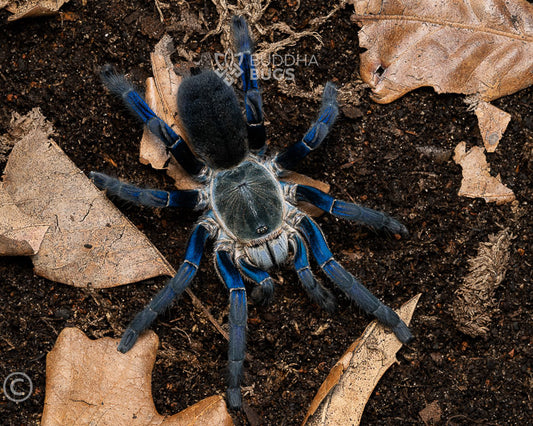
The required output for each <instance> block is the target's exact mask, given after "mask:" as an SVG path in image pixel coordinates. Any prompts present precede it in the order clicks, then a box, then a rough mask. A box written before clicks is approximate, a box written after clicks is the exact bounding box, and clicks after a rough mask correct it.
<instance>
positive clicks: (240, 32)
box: [232, 16, 266, 154]
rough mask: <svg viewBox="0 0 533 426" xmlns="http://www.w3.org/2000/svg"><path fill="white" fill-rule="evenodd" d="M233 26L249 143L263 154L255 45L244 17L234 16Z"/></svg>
mask: <svg viewBox="0 0 533 426" xmlns="http://www.w3.org/2000/svg"><path fill="white" fill-rule="evenodd" d="M232 24H233V37H234V39H235V47H236V50H237V56H238V57H239V66H240V68H241V71H242V74H241V78H242V86H243V90H244V103H245V107H246V121H247V126H248V143H249V146H250V150H252V152H258V153H260V154H261V153H262V152H263V150H264V148H265V142H266V132H265V125H264V119H263V102H262V100H261V93H260V92H259V85H258V83H257V71H256V70H255V66H254V63H253V58H252V52H253V43H252V39H251V38H250V33H249V32H248V25H247V24H246V21H245V20H244V18H243V17H242V16H234V17H233V20H232Z"/></svg>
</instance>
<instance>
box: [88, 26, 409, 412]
mask: <svg viewBox="0 0 533 426" xmlns="http://www.w3.org/2000/svg"><path fill="white" fill-rule="evenodd" d="M232 25H233V33H234V41H235V45H236V49H237V51H238V54H239V57H240V68H241V71H242V74H241V76H242V83H243V89H244V99H245V109H246V121H245V120H244V117H243V115H242V113H241V110H240V107H239V103H238V100H237V97H236V95H235V92H234V91H233V89H232V88H231V87H230V86H229V85H227V84H226V83H225V82H224V81H223V80H222V79H221V78H220V77H219V76H218V75H217V74H216V73H215V72H213V71H203V72H200V73H197V74H196V75H192V76H190V77H188V78H185V79H184V80H183V82H182V83H181V85H180V87H179V91H178V111H179V117H180V119H181V121H182V124H183V128H184V129H185V132H186V135H183V136H185V137H186V139H187V140H188V142H189V143H190V146H189V145H188V144H187V143H186V142H185V141H184V139H183V138H182V137H181V136H180V135H177V134H176V133H175V132H174V130H173V129H172V128H171V127H170V126H169V125H168V124H166V123H165V122H164V121H162V120H161V119H160V118H159V117H157V116H156V115H155V113H154V112H153V111H152V110H151V109H150V107H149V106H148V105H147V104H146V102H145V101H144V100H143V98H142V97H141V96H140V95H139V94H138V93H137V92H136V91H135V89H134V88H133V86H132V85H131V83H129V82H128V81H127V80H126V79H125V77H124V76H122V75H118V74H116V73H115V72H114V71H113V69H112V68H111V66H105V67H104V68H103V69H102V80H103V82H104V84H105V85H106V86H107V88H108V89H109V90H110V91H111V92H113V93H115V94H117V95H119V96H120V97H122V99H123V100H124V102H125V103H126V105H127V106H128V107H129V108H130V109H131V110H132V112H133V113H134V114H135V115H136V116H137V117H139V118H140V119H141V120H142V121H143V122H144V123H145V125H146V126H147V127H148V128H149V129H150V131H151V132H152V133H154V134H155V135H156V136H157V137H159V139H161V140H162V141H163V142H164V143H165V145H166V146H167V147H168V150H169V151H170V153H171V154H172V155H174V157H175V158H176V160H177V161H178V162H179V163H180V164H181V166H183V168H184V169H185V170H186V171H187V172H189V173H190V174H191V175H192V176H194V177H195V178H196V179H197V180H198V181H199V182H200V183H201V184H202V185H203V186H202V187H201V189H197V190H175V191H169V192H167V191H160V190H153V189H142V188H138V187H136V186H133V185H130V184H127V183H122V182H120V181H119V180H117V179H115V178H112V177H109V176H107V175H105V174H102V173H97V172H91V174H90V176H91V178H92V180H93V182H94V183H95V184H96V185H97V186H98V187H99V188H100V189H105V190H107V192H108V193H109V194H111V195H114V196H117V197H120V198H122V199H125V200H128V201H131V202H134V203H137V204H141V205H145V206H151V207H185V208H193V209H196V210H199V211H201V212H202V215H201V217H200V219H199V220H198V222H197V223H196V225H195V227H194V230H193V231H192V235H191V237H190V240H189V243H188V247H187V250H186V253H185V260H184V261H183V263H182V265H181V266H180V268H179V270H178V272H177V274H176V275H175V276H174V277H173V278H172V279H171V280H170V281H169V283H168V284H167V285H166V286H165V287H164V288H163V289H162V290H161V291H160V292H159V293H157V295H156V296H155V297H154V298H153V299H152V300H151V301H150V303H149V304H148V305H147V306H146V307H145V308H144V310H143V311H141V312H140V313H138V314H137V316H135V318H134V319H133V321H132V322H131V323H130V324H129V326H128V328H127V330H126V332H125V333H124V335H123V336H122V339H121V341H120V344H119V346H118V350H119V351H121V352H127V351H128V350H130V349H131V348H132V347H133V345H134V344H135V342H136V340H137V338H138V336H139V334H140V333H141V332H143V331H144V330H145V329H147V328H148V327H149V326H150V324H152V322H153V321H154V320H155V319H156V317H157V315H158V314H160V313H161V312H163V311H164V310H165V309H166V308H167V307H168V306H169V305H170V304H171V302H172V301H173V300H174V299H175V298H177V297H178V296H180V295H181V293H183V291H184V290H185V289H186V287H187V286H188V285H189V283H190V282H191V280H192V279H193V277H194V275H195V274H196V271H197V270H198V265H199V263H200V259H201V257H202V253H203V250H204V245H205V244H206V242H207V240H208V239H212V240H213V241H214V254H215V255H214V257H215V265H216V269H217V271H218V274H219V276H220V278H221V279H222V281H223V282H224V283H225V285H226V287H227V288H228V290H229V304H230V310H229V351H228V358H229V380H228V390H227V400H228V403H229V406H230V407H232V408H240V407H241V404H242V396H241V390H240V382H241V375H242V371H243V362H244V357H245V349H246V323H247V301H246V290H245V284H244V280H246V281H249V282H251V283H253V284H255V285H254V290H253V292H252V297H253V299H254V300H256V301H258V302H261V303H267V302H269V301H270V300H271V298H272V295H273V291H274V283H273V281H272V278H271V277H270V276H269V274H268V272H267V271H269V270H271V269H272V268H274V267H277V266H279V265H283V264H287V263H290V264H292V265H293V266H294V268H295V269H296V272H297V275H298V277H299V279H300V281H301V283H302V285H303V287H304V289H305V290H306V292H307V293H308V295H309V297H310V298H311V299H312V300H313V301H314V302H316V303H317V304H318V305H320V306H321V307H322V308H324V309H326V310H327V311H332V310H333V309H334V307H335V300H334V297H333V295H332V293H331V292H330V291H329V290H328V289H326V288H325V287H324V286H322V284H321V283H320V282H319V281H317V279H316V278H315V277H314V276H313V273H312V272H311V268H310V265H309V255H308V251H309V250H310V251H311V254H312V255H313V257H314V258H315V260H316V261H317V263H318V265H319V266H320V268H321V269H322V270H323V271H324V272H325V274H326V275H327V276H328V277H329V278H330V279H331V280H332V281H333V282H334V283H335V284H336V285H337V286H339V287H340V289H341V290H343V292H344V293H346V295H347V296H348V297H349V298H350V299H351V300H353V301H354V302H355V303H356V304H357V305H358V306H359V307H360V308H361V309H362V310H364V311H365V312H366V313H368V314H371V315H373V316H374V317H376V318H377V319H378V320H379V321H380V322H381V323H383V324H385V325H386V326H388V327H390V328H391V329H392V331H393V332H394V333H395V334H396V336H397V338H398V339H399V340H400V341H402V342H403V343H406V342H409V341H410V340H411V339H412V335H411V332H410V331H409V328H408V327H407V325H406V324H405V323H404V322H403V321H402V320H401V319H400V318H399V317H398V315H397V314H396V313H395V312H394V311H393V310H392V309H390V308H389V307H388V306H386V305H384V304H383V303H382V302H381V301H380V300H378V299H377V298H376V297H375V296H374V295H373V294H372V293H370V291H368V290H367V289H366V288H365V287H364V286H363V285H362V284H361V283H360V282H359V281H357V279H356V278H354V276H353V275H352V274H350V273H349V272H347V271H346V270H345V269H344V268H343V267H342V266H341V265H340V264H339V263H338V262H337V261H336V260H335V259H334V258H333V255H332V253H331V251H330V250H329V248H328V246H327V243H326V240H325V238H324V235H323V234H322V231H321V230H320V228H319V227H318V226H317V224H316V223H315V221H314V220H313V219H311V218H310V217H309V216H308V215H307V214H305V213H304V212H302V211H301V210H300V209H299V208H298V202H300V201H306V202H308V203H311V204H313V205H315V206H317V207H319V208H320V209H322V210H324V211H325V212H328V213H330V214H333V215H335V216H337V217H341V218H344V219H349V220H353V221H355V222H358V223H360V224H363V225H366V226H369V227H371V228H373V229H376V230H384V231H386V232H389V233H393V234H401V235H404V236H405V235H407V230H406V228H405V227H404V226H403V225H402V224H400V223H399V222H398V221H396V220H395V219H393V218H391V217H389V216H388V215H386V214H384V213H381V212H378V211H375V210H372V209H369V208H365V207H361V206H358V205H356V204H353V203H348V202H345V201H341V200H337V199H334V198H333V197H331V196H330V195H328V194H326V193H324V192H322V191H319V190H318V189H315V188H313V187H310V186H306V185H296V184H290V183H286V182H283V181H282V180H280V179H283V177H284V175H285V173H286V170H287V169H290V168H292V167H293V166H294V165H296V164H297V163H298V162H299V161H300V160H302V159H303V158H304V157H305V156H306V155H307V154H308V153H309V152H310V151H312V150H314V149H316V148H317V147H318V146H319V145H320V144H321V142H322V141H323V140H324V138H325V137H326V135H327V133H328V131H329V129H330V128H331V126H332V125H333V122H334V121H335V118H336V117H337V115H338V106H337V101H336V94H337V90H336V88H335V86H334V85H333V84H332V83H329V82H328V83H327V84H326V86H325V88H324V92H323V95H322V106H321V109H320V113H319V115H318V119H317V120H316V121H315V122H314V123H313V124H312V126H311V127H310V128H309V130H308V132H307V133H306V134H305V136H304V137H303V139H302V140H300V141H299V142H296V143H295V144H293V145H292V146H290V147H289V148H287V149H286V150H284V151H283V152H281V153H279V154H277V155H276V156H274V157H267V156H265V150H266V136H265V128H264V123H263V112H262V101H261V95H260V92H259V87H258V82H257V77H256V75H257V74H256V72H255V68H254V64H253V60H252V40H251V38H250V35H249V31H248V27H247V24H246V22H245V20H244V18H242V17H234V18H233V21H232ZM243 278H244V279H243Z"/></svg>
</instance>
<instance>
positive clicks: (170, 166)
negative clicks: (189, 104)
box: [139, 34, 199, 189]
mask: <svg viewBox="0 0 533 426" xmlns="http://www.w3.org/2000/svg"><path fill="white" fill-rule="evenodd" d="M173 52H174V45H173V43H172V38H171V37H170V36H169V35H168V34H167V35H165V36H164V37H163V38H162V39H161V40H160V41H159V43H157V45H156V46H155V48H154V51H153V52H152V54H151V55H150V56H151V61H152V72H153V73H154V77H153V78H148V79H147V81H146V94H145V97H146V102H147V103H148V105H150V108H152V109H153V110H154V112H155V113H156V114H158V115H159V117H160V118H161V119H162V120H163V121H165V122H166V123H168V125H170V126H171V127H172V128H173V129H174V130H175V131H176V133H177V134H179V135H181V136H182V137H183V138H184V140H185V141H186V142H187V143H188V141H187V135H186V133H185V132H184V131H183V127H182V126H181V124H180V121H179V117H178V102H177V100H178V87H179V85H180V83H181V79H182V77H181V76H179V75H177V74H176V72H175V71H174V65H173V64H172V61H171V60H170V55H171V54H172V53H173ZM139 157H140V161H141V163H143V164H150V165H151V166H152V167H153V168H155V169H159V170H160V169H166V170H167V174H168V175H169V176H170V177H171V178H172V179H174V181H175V182H176V187H177V188H178V189H195V188H198V187H199V185H198V182H195V181H194V179H192V178H191V176H189V175H188V174H187V172H186V171H185V170H183V168H182V167H181V166H180V165H179V163H178V162H177V161H176V159H175V158H174V157H173V156H172V155H170V154H169V153H168V151H167V149H166V147H165V145H164V144H163V142H161V141H160V140H159V139H158V138H157V137H155V136H154V135H153V134H152V133H151V132H150V131H149V130H148V128H146V127H145V129H144V133H143V136H142V139H141V149H140V153H139Z"/></svg>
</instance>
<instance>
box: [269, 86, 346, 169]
mask: <svg viewBox="0 0 533 426" xmlns="http://www.w3.org/2000/svg"><path fill="white" fill-rule="evenodd" d="M337 115H339V106H338V104H337V88H336V87H335V85H334V84H333V83H331V82H329V81H328V82H327V83H326V86H325V87H324V92H323V93H322V106H321V108H320V112H319V113H318V118H317V120H316V121H315V122H314V123H313V124H312V125H311V127H310V128H309V130H308V131H307V133H306V134H305V136H304V137H303V139H302V140H301V141H299V142H296V143H295V144H293V145H291V146H290V147H289V148H287V149H286V150H284V151H283V152H281V153H279V154H278V156H277V157H276V163H278V165H280V166H281V167H282V168H284V169H292V168H293V167H294V166H295V165H296V164H297V163H298V162H299V161H301V160H303V159H304V158H305V157H306V156H307V154H309V153H310V152H311V151H313V150H314V149H316V148H318V147H319V146H320V144H321V143H322V141H323V140H324V138H325V137H326V136H327V134H328V132H329V130H330V129H331V126H333V123H334V122H335V119H336V118H337Z"/></svg>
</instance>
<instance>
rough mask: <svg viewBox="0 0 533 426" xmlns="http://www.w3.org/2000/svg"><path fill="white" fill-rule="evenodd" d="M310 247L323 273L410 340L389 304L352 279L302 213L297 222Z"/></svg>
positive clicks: (369, 311) (405, 326) (362, 305)
mask: <svg viewBox="0 0 533 426" xmlns="http://www.w3.org/2000/svg"><path fill="white" fill-rule="evenodd" d="M298 229H299V230H300V231H301V232H302V234H303V235H304V237H305V239H306V240H307V242H308V243H309V246H310V247H311V251H312V253H313V255H314V257H315V259H316V260H317V262H318V263H319V265H320V267H321V268H322V269H323V271H324V272H325V273H326V275H327V276H328V277H329V278H330V279H331V280H332V281H333V282H334V283H335V284H337V285H338V286H339V287H340V288H341V290H342V291H344V292H345V293H346V295H347V296H348V297H349V298H350V299H351V300H353V301H354V302H355V303H356V304H357V306H359V307H360V308H361V309H362V310H363V311H365V312H366V313H367V314H370V315H373V316H374V317H376V319H377V320H378V321H379V322H381V323H382V324H384V325H386V326H388V327H390V328H391V329H392V331H393V332H394V334H395V335H396V337H397V338H398V340H399V341H400V342H402V343H409V342H410V341H411V340H412V339H413V335H412V334H411V331H410V330H409V328H408V327H407V325H406V324H405V323H404V322H403V321H402V319H401V318H400V317H399V316H398V314H396V312H394V311H393V310H392V309H391V308H389V307H388V306H386V305H384V304H383V302H381V301H380V300H379V299H378V298H377V297H376V296H374V295H373V294H372V293H370V291H368V289H367V288H366V287H365V286H364V285H363V284H361V283H360V282H359V281H357V280H356V279H355V277H354V276H353V275H352V274H350V273H349V272H348V271H346V270H345V269H344V268H343V267H342V266H341V265H340V264H339V263H337V261H336V260H335V259H334V258H333V255H332V253H331V251H330V250H329V248H328V246H327V243H326V240H325V239H324V236H323V235H322V231H321V230H320V228H319V227H318V226H317V224H316V223H315V222H313V221H312V220H311V219H310V218H308V217H305V218H304V219H302V221H301V222H300V223H299V225H298Z"/></svg>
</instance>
